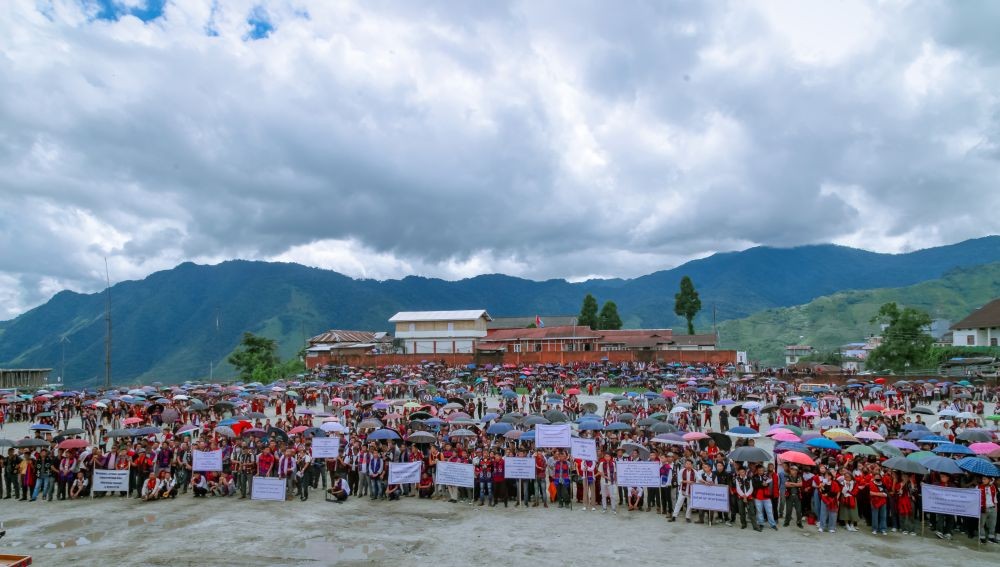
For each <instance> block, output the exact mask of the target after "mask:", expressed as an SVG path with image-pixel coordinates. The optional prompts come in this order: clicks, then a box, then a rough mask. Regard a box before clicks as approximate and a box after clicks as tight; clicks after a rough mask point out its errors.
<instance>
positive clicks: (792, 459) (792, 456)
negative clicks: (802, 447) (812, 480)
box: [778, 451, 816, 467]
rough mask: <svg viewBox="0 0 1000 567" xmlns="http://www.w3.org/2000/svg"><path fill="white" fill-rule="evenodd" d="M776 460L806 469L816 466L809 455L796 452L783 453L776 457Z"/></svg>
mask: <svg viewBox="0 0 1000 567" xmlns="http://www.w3.org/2000/svg"><path fill="white" fill-rule="evenodd" d="M778 459H780V460H782V461H785V462H788V463H795V464H797V465H804V466H807V467H811V466H813V465H815V464H816V463H815V462H814V461H813V460H812V458H811V457H810V456H809V455H806V454H805V453H800V452H798V451H785V452H784V453H781V454H779V455H778Z"/></svg>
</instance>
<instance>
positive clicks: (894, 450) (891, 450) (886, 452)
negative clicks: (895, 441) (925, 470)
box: [872, 442, 903, 457]
mask: <svg viewBox="0 0 1000 567" xmlns="http://www.w3.org/2000/svg"><path fill="white" fill-rule="evenodd" d="M872 447H873V448H874V449H875V450H876V451H878V452H879V453H882V455H883V456H885V457H902V456H903V452H902V451H900V450H899V448H898V447H896V446H894V445H890V444H889V443H884V442H880V443H873V444H872Z"/></svg>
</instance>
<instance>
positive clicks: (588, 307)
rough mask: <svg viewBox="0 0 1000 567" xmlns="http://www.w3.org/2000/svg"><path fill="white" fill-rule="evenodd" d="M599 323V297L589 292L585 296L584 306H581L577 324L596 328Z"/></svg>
mask: <svg viewBox="0 0 1000 567" xmlns="http://www.w3.org/2000/svg"><path fill="white" fill-rule="evenodd" d="M597 323H598V321H597V299H595V298H594V296H593V295H590V294H589V293H588V294H587V296H586V297H584V298H583V306H582V307H580V317H579V318H578V319H577V324H578V325H580V326H581V327H590V328H591V329H596V328H597Z"/></svg>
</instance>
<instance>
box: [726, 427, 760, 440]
mask: <svg viewBox="0 0 1000 567" xmlns="http://www.w3.org/2000/svg"><path fill="white" fill-rule="evenodd" d="M726 435H729V436H730V437H739V438H741V439H756V438H757V437H760V433H759V432H757V430H756V429H754V428H752V427H733V428H731V429H730V430H729V431H726Z"/></svg>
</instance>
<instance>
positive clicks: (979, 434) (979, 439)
mask: <svg viewBox="0 0 1000 567" xmlns="http://www.w3.org/2000/svg"><path fill="white" fill-rule="evenodd" d="M958 439H959V440H961V441H969V442H970V443H989V442H990V441H993V434H991V433H990V432H989V431H986V430H985V429H966V430H965V431H963V432H961V433H959V434H958Z"/></svg>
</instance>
